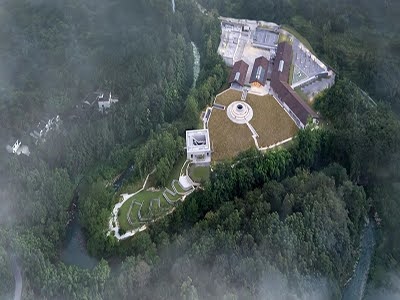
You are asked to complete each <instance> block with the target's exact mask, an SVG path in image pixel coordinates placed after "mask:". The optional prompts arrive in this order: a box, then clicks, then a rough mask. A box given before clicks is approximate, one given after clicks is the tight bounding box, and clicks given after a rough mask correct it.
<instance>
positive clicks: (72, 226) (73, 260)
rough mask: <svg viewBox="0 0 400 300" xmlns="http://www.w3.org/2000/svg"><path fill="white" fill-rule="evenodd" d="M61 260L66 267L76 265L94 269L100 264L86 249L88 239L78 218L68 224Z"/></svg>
mask: <svg viewBox="0 0 400 300" xmlns="http://www.w3.org/2000/svg"><path fill="white" fill-rule="evenodd" d="M60 258H61V261H62V262H64V263H65V264H66V265H75V266H78V267H81V268H86V269H92V268H94V267H95V266H96V265H97V263H98V260H97V259H96V258H94V257H92V256H90V255H89V253H88V251H87V249H86V239H85V236H84V234H83V232H82V227H81V225H80V224H79V220H78V218H77V217H75V218H74V219H73V220H72V221H71V222H70V223H69V224H68V228H67V237H66V239H65V246H64V248H63V249H62V251H61V257H60Z"/></svg>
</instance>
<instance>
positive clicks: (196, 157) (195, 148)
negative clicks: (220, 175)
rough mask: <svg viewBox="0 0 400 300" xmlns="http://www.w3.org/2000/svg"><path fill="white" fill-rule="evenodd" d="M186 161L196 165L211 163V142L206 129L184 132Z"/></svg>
mask: <svg viewBox="0 0 400 300" xmlns="http://www.w3.org/2000/svg"><path fill="white" fill-rule="evenodd" d="M186 151H187V159H188V160H191V161H192V162H193V163H195V164H197V165H209V164H210V163H211V142H210V134H209V132H208V129H199V130H188V131H186Z"/></svg>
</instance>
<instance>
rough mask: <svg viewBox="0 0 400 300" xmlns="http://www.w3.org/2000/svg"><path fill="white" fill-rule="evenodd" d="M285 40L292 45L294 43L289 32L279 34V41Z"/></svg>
mask: <svg viewBox="0 0 400 300" xmlns="http://www.w3.org/2000/svg"><path fill="white" fill-rule="evenodd" d="M283 42H288V43H289V44H290V45H292V43H293V41H291V40H290V38H289V36H288V35H287V34H283V33H281V34H279V41H278V43H283Z"/></svg>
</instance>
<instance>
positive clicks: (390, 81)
mask: <svg viewBox="0 0 400 300" xmlns="http://www.w3.org/2000/svg"><path fill="white" fill-rule="evenodd" d="M199 2H200V3H201V4H203V5H204V6H205V7H206V8H208V9H210V11H209V13H208V14H202V13H200V11H199V9H198V7H197V6H196V4H195V3H194V2H193V1H187V0H177V1H176V8H177V10H176V13H175V14H172V11H171V7H170V3H169V1H163V0H152V1H146V0H135V1H128V0H118V1H114V2H109V1H102V0H101V1H98V0H96V1H94V0H86V1H69V2H68V3H65V1H61V0H57V1H28V0H13V1H3V2H2V3H1V4H0V15H1V18H0V25H1V26H0V39H1V45H2V47H1V49H0V120H1V123H2V126H1V128H0V140H7V139H8V138H9V137H10V136H18V135H22V134H23V133H24V132H26V131H29V130H31V128H32V126H34V125H35V123H36V122H37V120H38V119H40V118H41V117H42V115H43V114H44V113H59V114H60V115H61V116H63V117H64V124H63V129H62V131H61V132H60V133H58V134H54V135H53V136H50V137H49V138H48V140H47V142H46V143H44V144H41V145H39V146H37V147H36V146H33V147H34V148H32V149H34V151H31V152H32V154H31V156H30V157H29V158H28V157H23V156H21V157H17V156H8V155H5V154H2V155H0V203H1V212H0V278H1V280H0V295H5V297H8V296H10V295H11V293H12V287H13V274H12V269H11V266H10V260H9V257H10V253H13V254H16V255H17V258H18V262H19V263H20V265H21V267H22V275H23V283H24V286H23V298H26V299H54V298H57V299H116V298H119V299H132V298H141V299H204V298H205V299H249V298H250V299H252V298H253V299H262V298H273V299H275V298H277V299H279V297H282V299H287V298H290V297H291V298H293V299H310V298H312V297H316V299H338V298H340V295H341V291H342V287H343V285H344V283H345V282H346V281H347V279H348V278H349V277H350V276H351V274H352V270H353V266H354V262H355V260H356V258H357V247H358V245H359V238H360V231H361V229H362V228H363V226H364V222H365V218H366V217H368V213H370V214H373V213H374V212H375V211H376V212H378V214H379V216H380V217H381V218H382V223H381V226H380V227H379V228H378V231H377V232H378V245H377V250H376V255H375V258H374V262H373V269H372V272H371V275H370V277H371V283H372V284H371V286H372V287H375V286H376V287H378V286H381V285H382V284H385V285H386V286H389V287H390V282H391V281H388V280H387V274H390V272H398V271H399V261H400V251H399V249H400V245H399V241H400V237H399V236H398V233H397V232H398V230H397V228H398V227H399V225H400V224H399V220H400V219H399V218H398V216H399V215H400V211H399V208H398V207H399V205H398V197H397V195H398V193H399V188H398V187H399V184H398V183H399V171H398V170H399V167H400V166H399V158H400V155H399V153H400V152H399V150H400V149H399V147H400V131H399V129H400V123H399V120H398V116H397V114H396V113H398V112H400V109H399V108H400V105H399V101H398V100H399V99H398V85H397V81H396V78H398V76H397V77H396V76H395V75H396V74H398V70H399V59H400V58H399V56H398V51H397V50H396V49H398V47H397V48H396V45H397V44H396V43H397V42H398V39H399V37H398V35H397V34H396V32H398V31H396V26H398V24H397V23H396V22H394V21H393V20H394V18H395V17H396V16H397V15H398V6H397V4H396V3H394V2H393V1H391V2H385V3H387V6H385V4H384V3H381V2H379V4H378V2H377V3H373V4H371V3H367V1H357V2H348V1H335V2H334V4H332V2H329V3H330V4H332V5H327V2H325V1H322V2H321V1H306V2H304V1H303V2H300V1H291V2H282V1H257V0H256V1H251V2H248V1H230V0H217V1H207V0H203V1H199ZM375 5H376V7H375ZM380 5H381V6H380ZM360 8H365V9H360ZM376 8H379V9H384V10H385V12H386V13H387V19H386V21H385V22H382V23H379V24H378V23H377V21H378V19H379V18H378V17H379V16H377V15H376V14H375V13H372V12H373V11H379V10H377V9H376ZM213 9H218V11H219V13H221V14H222V15H226V16H233V17H239V16H241V17H247V18H252V19H264V20H267V21H268V20H271V21H276V22H277V23H287V24H289V25H291V26H293V27H294V28H295V29H296V30H298V31H299V32H301V33H302V34H303V35H304V36H306V37H307V38H308V39H309V40H310V42H311V44H312V45H313V47H314V50H315V51H316V52H317V53H318V55H319V56H322V57H323V58H324V59H325V60H326V62H327V63H329V64H331V65H332V66H333V67H334V68H335V69H337V71H339V79H338V82H337V84H336V85H335V86H334V87H333V88H332V89H330V90H328V91H327V92H326V93H324V94H323V95H321V96H320V97H319V98H318V99H316V103H315V108H316V109H317V110H318V111H319V112H320V113H321V114H322V115H323V116H324V117H325V123H324V125H325V126H323V128H321V129H319V130H310V129H307V130H304V131H300V132H299V134H298V136H297V137H296V138H295V139H294V142H293V145H292V146H291V147H289V148H288V149H278V150H276V151H271V152H268V153H266V154H261V153H258V152H256V151H248V152H246V153H242V154H240V155H239V157H238V158H237V159H235V160H234V161H232V162H226V163H222V164H219V165H217V166H216V167H215V168H214V171H213V172H212V173H211V177H210V180H209V181H208V182H206V183H205V185H204V188H203V189H200V190H198V191H196V192H195V193H193V194H192V195H191V196H190V197H188V198H187V199H186V201H185V202H183V203H182V204H180V205H178V206H177V207H176V210H175V211H174V213H172V214H170V215H168V216H167V217H165V218H163V219H161V220H159V221H158V222H156V223H155V224H152V225H151V226H150V228H149V230H147V231H145V232H142V233H140V234H137V235H135V236H134V237H133V238H132V239H129V240H126V241H122V242H117V241H116V240H115V239H114V238H113V237H111V236H108V237H107V236H106V234H105V230H106V227H107V222H108V218H109V216H110V212H111V208H112V206H113V204H114V201H115V198H116V197H114V196H115V195H114V190H113V187H112V186H110V185H109V184H108V183H110V182H111V181H112V180H113V178H115V177H116V176H117V175H118V174H120V173H121V172H123V171H124V170H125V169H127V168H128V167H129V166H131V165H133V166H134V167H133V175H132V178H131V179H130V180H132V181H133V180H138V179H140V178H143V177H144V176H145V175H146V173H148V172H150V171H151V170H153V169H154V168H155V167H157V172H158V173H157V181H159V184H161V185H163V184H164V180H166V178H167V177H168V174H167V173H168V169H170V168H171V166H173V165H174V163H175V162H176V160H177V159H178V157H179V154H180V153H182V151H183V147H182V146H183V141H182V138H181V137H182V136H183V133H184V130H185V129H189V128H195V127H196V126H197V124H198V115H199V110H200V109H202V108H204V107H205V106H206V105H207V104H209V103H210V102H211V101H212V97H213V95H215V94H216V93H217V92H218V91H219V90H220V89H221V88H222V87H223V84H224V83H225V81H226V77H227V70H226V68H225V66H224V64H223V62H222V60H221V59H220V58H219V56H218V55H217V51H216V50H217V47H218V44H219V39H220V32H219V30H220V29H219V21H218V19H217V16H218V14H217V12H216V11H215V10H213ZM355 12H356V13H355ZM388 24H389V25H393V27H391V26H389V25H388ZM377 25H379V26H377ZM321 28H322V30H321ZM367 32H369V33H370V35H367ZM367 37H368V38H367ZM191 41H194V42H195V43H196V45H197V46H198V48H199V51H200V54H201V71H200V75H199V79H198V82H197V85H196V87H195V88H194V89H191V87H192V83H193V82H192V80H193V77H192V76H193V69H192V66H193V51H192V48H191V43H190V42H191ZM382 51H384V52H385V53H386V54H387V55H386V56H382V55H380V53H382ZM350 80H351V81H350ZM353 82H354V83H353ZM382 82H384V84H385V85H383V84H380V83H382ZM355 83H357V84H358V85H360V86H361V87H362V88H363V89H365V90H366V91H368V93H369V94H370V95H372V96H374V99H375V100H376V101H377V102H378V105H377V106H374V105H372V104H371V102H370V101H369V100H368V98H367V97H365V95H363V93H361V92H360V90H359V89H358V87H357V85H356V84H355ZM383 86H385V88H383ZM99 87H100V88H105V89H108V90H111V91H112V92H113V94H117V95H118V96H119V99H120V102H119V103H118V105H115V106H114V107H113V108H112V109H111V111H110V112H109V114H107V115H100V114H97V113H87V114H86V113H85V114H83V115H80V114H77V113H75V110H74V107H75V105H76V104H78V103H80V101H81V100H82V99H83V98H84V97H85V96H86V94H87V93H89V92H92V91H93V90H95V89H97V88H99ZM390 108H393V109H394V111H395V113H393V112H392V111H391V110H390ZM71 115H77V117H76V118H74V119H70V118H69V116H71ZM74 193H75V194H76V195H79V202H78V216H79V218H80V221H81V224H82V226H83V229H84V232H85V236H86V237H87V239H88V240H87V242H88V243H87V248H88V250H89V252H90V253H91V254H92V255H94V256H96V257H98V258H99V259H100V262H99V263H98V265H97V266H96V267H95V268H94V269H92V270H87V269H82V268H79V267H77V266H68V265H65V264H64V263H62V262H61V261H60V257H59V256H60V255H59V253H60V248H61V247H62V245H63V241H64V238H65V234H66V223H67V221H68V219H69V213H68V210H69V208H70V206H71V201H72V199H73V198H74ZM105 259H107V260H108V261H106V260H105ZM391 287H392V288H393V286H391ZM296 297H297V298H296Z"/></svg>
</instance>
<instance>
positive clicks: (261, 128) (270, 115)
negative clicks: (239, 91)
mask: <svg viewBox="0 0 400 300" xmlns="http://www.w3.org/2000/svg"><path fill="white" fill-rule="evenodd" d="M247 102H248V103H249V105H250V106H251V107H252V108H253V112H254V115H253V118H252V120H251V121H250V124H251V125H252V126H253V127H254V128H255V130H256V131H257V133H258V135H259V138H258V145H259V146H260V147H267V146H270V145H273V144H275V143H277V142H280V141H283V140H286V139H288V138H290V137H292V136H294V135H295V134H296V132H297V130H298V128H297V126H296V124H295V123H294V122H293V120H292V119H291V118H290V117H289V115H288V114H287V113H286V112H285V111H284V110H283V108H282V107H281V106H280V105H279V104H278V102H277V101H276V100H275V99H274V98H273V97H272V96H269V95H267V96H262V97H260V96H256V95H253V94H248V95H247Z"/></svg>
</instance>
